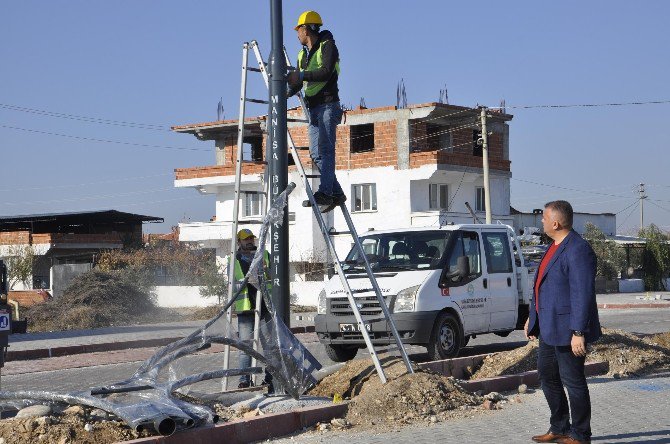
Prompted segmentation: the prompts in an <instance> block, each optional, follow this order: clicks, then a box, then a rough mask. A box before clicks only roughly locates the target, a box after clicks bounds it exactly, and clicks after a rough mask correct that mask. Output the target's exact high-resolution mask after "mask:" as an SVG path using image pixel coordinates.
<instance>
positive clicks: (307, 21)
mask: <svg viewBox="0 0 670 444" xmlns="http://www.w3.org/2000/svg"><path fill="white" fill-rule="evenodd" d="M302 25H319V26H321V25H323V21H322V20H321V16H320V15H319V13H318V12H316V11H305V12H303V13H302V14H300V17H298V24H297V25H295V28H293V29H295V30H296V31H297V30H298V28H300V27H301V26H302Z"/></svg>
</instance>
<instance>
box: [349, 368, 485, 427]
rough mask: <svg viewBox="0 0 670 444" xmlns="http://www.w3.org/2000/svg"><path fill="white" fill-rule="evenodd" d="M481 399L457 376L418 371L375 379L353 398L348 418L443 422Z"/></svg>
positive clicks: (354, 421)
mask: <svg viewBox="0 0 670 444" xmlns="http://www.w3.org/2000/svg"><path fill="white" fill-rule="evenodd" d="M481 402H482V399H481V398H480V397H478V396H476V395H473V394H472V393H470V392H467V391H465V390H464V389H463V388H461V387H460V386H459V385H458V384H457V383H456V382H455V380H454V379H453V378H446V377H444V376H441V375H437V374H434V373H426V372H417V373H414V374H412V375H409V374H404V375H402V376H400V377H398V378H396V379H393V380H389V381H388V382H387V383H386V384H382V383H381V381H379V379H378V378H375V379H371V380H370V381H369V382H368V383H367V384H364V386H363V389H362V391H361V393H360V395H358V396H357V397H355V398H354V399H353V400H352V401H351V405H350V406H349V411H348V412H347V420H348V421H349V422H351V423H352V424H354V425H361V424H363V425H376V424H379V423H392V424H397V423H405V424H407V423H412V422H417V421H421V420H424V421H425V420H427V419H430V418H431V417H433V416H434V417H435V418H434V421H439V420H444V419H446V418H447V417H448V416H449V413H450V412H451V411H454V410H457V409H459V408H461V407H464V406H472V407H474V406H476V405H479V404H481Z"/></svg>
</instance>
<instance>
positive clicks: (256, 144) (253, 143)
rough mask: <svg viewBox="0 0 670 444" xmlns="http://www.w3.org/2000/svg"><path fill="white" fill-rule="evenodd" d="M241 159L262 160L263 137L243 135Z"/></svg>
mask: <svg viewBox="0 0 670 444" xmlns="http://www.w3.org/2000/svg"><path fill="white" fill-rule="evenodd" d="M242 159H243V160H252V161H254V162H260V161H262V160H263V138H262V137H245V138H244V143H243V145H242Z"/></svg>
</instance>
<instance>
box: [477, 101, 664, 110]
mask: <svg viewBox="0 0 670 444" xmlns="http://www.w3.org/2000/svg"><path fill="white" fill-rule="evenodd" d="M668 103H670V100H649V101H645V102H613V103H573V104H566V105H506V106H505V108H507V109H510V108H513V109H535V108H595V107H608V106H610V107H611V106H633V105H662V104H668ZM489 108H490V109H500V107H496V106H491V107H489Z"/></svg>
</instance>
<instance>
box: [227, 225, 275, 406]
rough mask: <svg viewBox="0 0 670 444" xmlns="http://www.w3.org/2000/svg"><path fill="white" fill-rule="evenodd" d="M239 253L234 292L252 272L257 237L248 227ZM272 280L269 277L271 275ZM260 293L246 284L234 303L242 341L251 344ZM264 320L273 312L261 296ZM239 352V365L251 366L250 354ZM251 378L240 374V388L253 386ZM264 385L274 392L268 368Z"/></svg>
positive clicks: (267, 261)
mask: <svg viewBox="0 0 670 444" xmlns="http://www.w3.org/2000/svg"><path fill="white" fill-rule="evenodd" d="M237 245H238V248H237V253H236V254H235V262H234V267H235V269H234V271H233V273H234V274H233V278H234V279H235V283H236V287H235V291H237V290H238V289H239V287H238V286H237V285H239V284H241V283H242V281H243V280H244V276H246V274H247V272H248V271H249V267H250V266H251V261H252V260H253V258H254V255H255V254H256V250H257V247H256V236H254V233H253V232H252V231H251V230H249V229H248V228H244V229H242V230H240V231H239V232H238V233H237ZM263 262H264V269H265V277H266V278H267V277H268V275H267V268H268V266H269V264H270V256H269V255H268V252H267V251H265V252H264V257H263ZM231 263H232V261H230V260H229V261H228V264H231ZM268 282H269V278H268ZM268 290H270V284H269V283H268ZM257 294H258V289H257V288H256V287H254V286H253V285H252V284H251V283H248V284H247V285H245V287H244V289H243V290H242V293H241V294H240V295H239V297H238V298H237V300H236V301H235V303H234V304H233V311H234V312H235V313H236V314H237V331H238V333H239V335H240V340H242V341H244V342H246V343H247V344H249V345H253V337H254V312H255V310H256V295H257ZM260 314H261V322H268V321H269V320H270V319H271V317H270V312H269V311H268V308H267V307H266V305H265V300H263V298H261V313H260ZM238 353H239V361H238V362H239V368H241V369H245V368H249V367H251V356H249V355H248V354H246V353H243V352H241V351H240V352H238ZM252 385H253V384H252V381H251V376H250V375H248V374H247V375H242V376H240V383H239V385H238V388H247V387H251V386H252ZM263 385H267V386H268V392H269V393H272V392H273V391H274V388H273V386H272V375H271V374H270V373H269V372H268V371H267V370H266V371H265V379H264V380H263Z"/></svg>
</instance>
